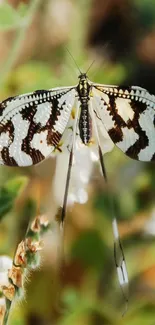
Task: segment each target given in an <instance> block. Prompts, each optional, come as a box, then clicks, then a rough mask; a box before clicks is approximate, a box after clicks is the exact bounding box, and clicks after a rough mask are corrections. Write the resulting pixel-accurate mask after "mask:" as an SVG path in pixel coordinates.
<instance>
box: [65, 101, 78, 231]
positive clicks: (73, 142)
mask: <svg viewBox="0 0 155 325" xmlns="http://www.w3.org/2000/svg"><path fill="white" fill-rule="evenodd" d="M79 108H80V104H79V102H78V101H77V109H76V115H75V122H74V127H73V137H72V143H71V151H70V154H69V163H68V170H67V178H66V185H65V193H64V199H63V206H62V211H61V220H60V221H61V224H62V226H63V223H64V219H65V215H66V207H67V198H68V190H69V183H70V177H71V170H72V165H73V157H74V146H75V141H76V130H77V122H78V116H79Z"/></svg>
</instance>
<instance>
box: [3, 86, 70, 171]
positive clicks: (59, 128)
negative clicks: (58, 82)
mask: <svg viewBox="0 0 155 325" xmlns="http://www.w3.org/2000/svg"><path fill="white" fill-rule="evenodd" d="M75 94H76V88H75V87H68V88H67V87H64V88H55V89H51V90H37V91H35V92H33V93H29V94H25V95H21V96H17V97H12V98H8V99H6V100H5V101H3V102H1V103H0V164H4V165H8V166H30V165H33V164H37V163H39V162H40V161H42V160H43V159H45V158H46V157H48V156H49V155H50V154H51V152H52V151H53V150H54V149H55V148H56V147H57V145H58V143H59V141H60V139H61V137H62V135H63V133H64V130H65V128H66V125H67V123H68V121H69V118H70V114H71V110H72V107H73V105H74V101H75Z"/></svg>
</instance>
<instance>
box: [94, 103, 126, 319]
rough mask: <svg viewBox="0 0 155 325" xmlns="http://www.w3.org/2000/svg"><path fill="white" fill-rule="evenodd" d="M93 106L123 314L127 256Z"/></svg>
mask: <svg viewBox="0 0 155 325" xmlns="http://www.w3.org/2000/svg"><path fill="white" fill-rule="evenodd" d="M90 108H91V113H92V121H93V126H94V131H95V134H96V139H97V143H98V155H99V161H100V165H101V171H102V175H103V177H104V180H105V183H106V186H107V193H108V205H109V210H110V214H111V216H112V228H113V235H114V261H115V266H116V269H117V275H118V281H119V284H120V287H121V291H122V295H123V298H124V300H125V310H124V312H123V313H122V316H124V314H125V313H126V311H127V309H128V300H129V298H128V273H127V267H126V262H125V256H124V252H123V247H122V244H121V241H120V236H119V231H118V226H117V220H116V217H115V210H116V209H115V204H114V203H115V201H114V197H113V196H111V193H110V191H109V186H108V177H107V173H106V169H105V164H104V159H103V154H102V150H101V146H100V138H99V134H98V129H97V125H96V120H95V114H94V110H93V108H92V106H91V105H90Z"/></svg>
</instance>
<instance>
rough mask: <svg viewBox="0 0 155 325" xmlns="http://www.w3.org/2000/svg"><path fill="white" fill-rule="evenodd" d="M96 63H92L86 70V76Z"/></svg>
mask: <svg viewBox="0 0 155 325" xmlns="http://www.w3.org/2000/svg"><path fill="white" fill-rule="evenodd" d="M94 63H95V60H93V61H92V63H91V64H90V66H89V67H88V69H87V70H86V74H87V73H88V71H89V70H90V69H91V67H92V66H93V64H94Z"/></svg>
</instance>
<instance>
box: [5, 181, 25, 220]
mask: <svg viewBox="0 0 155 325" xmlns="http://www.w3.org/2000/svg"><path fill="white" fill-rule="evenodd" d="M27 182H28V179H27V177H25V176H20V177H16V178H14V179H12V180H9V181H8V182H6V184H5V185H4V186H2V187H1V188H0V220H2V218H3V217H4V216H5V215H6V214H7V213H8V212H9V211H10V210H11V209H12V208H13V205H14V201H15V199H16V198H17V197H18V195H19V194H20V192H21V191H22V190H23V189H24V187H25V186H26V184H27Z"/></svg>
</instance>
